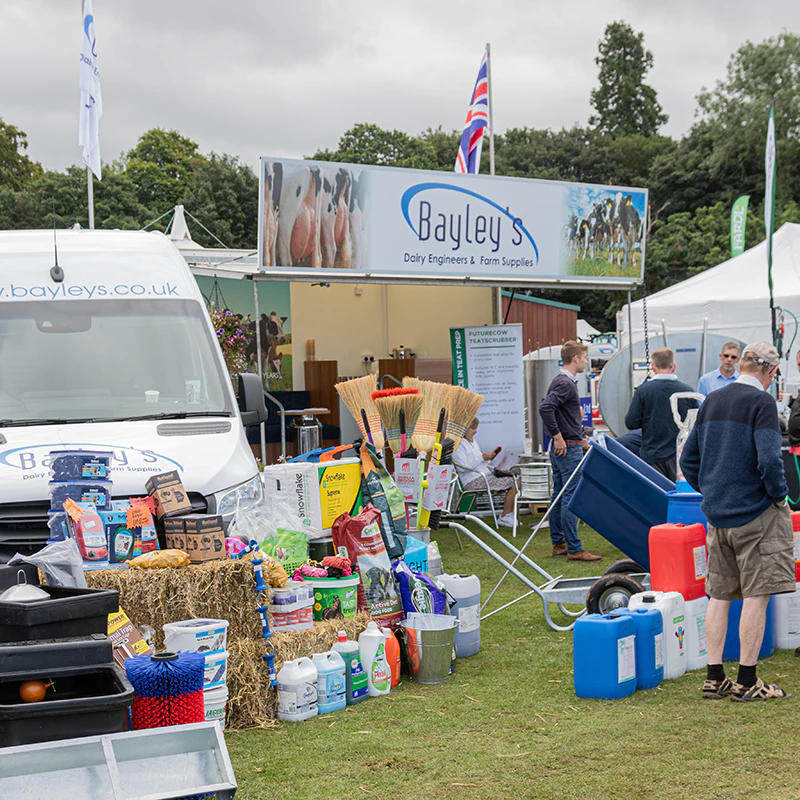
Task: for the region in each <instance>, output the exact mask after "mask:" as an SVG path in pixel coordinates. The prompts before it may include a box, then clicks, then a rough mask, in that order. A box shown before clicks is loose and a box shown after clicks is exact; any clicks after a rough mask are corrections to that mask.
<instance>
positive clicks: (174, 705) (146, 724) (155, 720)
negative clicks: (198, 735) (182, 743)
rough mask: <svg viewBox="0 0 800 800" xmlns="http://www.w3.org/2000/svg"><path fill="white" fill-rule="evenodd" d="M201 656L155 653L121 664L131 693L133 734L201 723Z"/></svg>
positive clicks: (202, 718)
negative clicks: (138, 731) (131, 687)
mask: <svg viewBox="0 0 800 800" xmlns="http://www.w3.org/2000/svg"><path fill="white" fill-rule="evenodd" d="M205 665H206V659H205V656H204V655H203V654H202V653H157V654H156V655H154V656H150V655H142V656H134V657H133V658H128V659H126V660H125V672H126V673H127V675H128V680H129V681H130V682H131V685H132V686H133V689H134V692H135V694H134V697H133V708H132V710H131V718H132V721H133V730H135V731H137V730H142V729H145V728H164V727H167V726H169V725H188V724H189V723H191V722H204V721H205V717H206V714H205V700H204V696H203V683H204V681H203V673H204V670H205Z"/></svg>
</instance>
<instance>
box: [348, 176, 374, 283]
mask: <svg viewBox="0 0 800 800" xmlns="http://www.w3.org/2000/svg"><path fill="white" fill-rule="evenodd" d="M368 181H369V177H368V173H367V172H362V173H361V174H360V175H359V176H358V178H354V179H353V183H352V190H351V199H350V239H351V243H352V254H353V257H352V263H351V266H352V267H354V268H355V269H366V263H365V259H366V248H367V204H368V201H369V189H368Z"/></svg>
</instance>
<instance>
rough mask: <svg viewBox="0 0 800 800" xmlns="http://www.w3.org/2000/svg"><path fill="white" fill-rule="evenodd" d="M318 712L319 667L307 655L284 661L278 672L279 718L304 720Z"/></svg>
mask: <svg viewBox="0 0 800 800" xmlns="http://www.w3.org/2000/svg"><path fill="white" fill-rule="evenodd" d="M318 713H319V706H318V704H317V668H316V667H315V666H314V664H313V663H312V661H311V659H310V658H307V657H306V656H303V657H302V658H298V659H297V660H296V661H286V662H284V665H283V666H282V667H281V670H280V672H279V673H278V719H282V720H284V721H285V722H302V721H303V720H305V719H311V717H315V716H316V715H317V714H318Z"/></svg>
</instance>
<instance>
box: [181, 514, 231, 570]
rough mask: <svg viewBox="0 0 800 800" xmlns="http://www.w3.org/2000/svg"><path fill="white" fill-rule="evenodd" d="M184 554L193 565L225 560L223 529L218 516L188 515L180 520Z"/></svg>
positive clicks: (220, 518)
mask: <svg viewBox="0 0 800 800" xmlns="http://www.w3.org/2000/svg"><path fill="white" fill-rule="evenodd" d="M182 522H183V525H184V530H185V537H186V549H185V552H187V553H188V554H189V558H190V559H191V560H192V563H194V564H202V563H203V562H204V561H214V560H215V559H218V558H226V557H227V554H226V553H225V528H224V525H223V521H222V517H221V516H219V515H218V514H189V515H187V516H185V517H183V518H182Z"/></svg>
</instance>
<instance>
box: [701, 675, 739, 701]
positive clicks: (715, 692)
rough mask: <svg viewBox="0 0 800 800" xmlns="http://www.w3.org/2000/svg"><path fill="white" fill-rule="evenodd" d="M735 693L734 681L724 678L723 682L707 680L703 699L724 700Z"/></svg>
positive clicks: (704, 684) (704, 685)
mask: <svg viewBox="0 0 800 800" xmlns="http://www.w3.org/2000/svg"><path fill="white" fill-rule="evenodd" d="M732 693H733V681H732V680H731V679H730V678H727V677H726V678H723V679H722V680H721V681H712V680H706V681H704V683H703V697H706V698H708V699H710V700H722V698H723V697H728V695H730V694H732Z"/></svg>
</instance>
